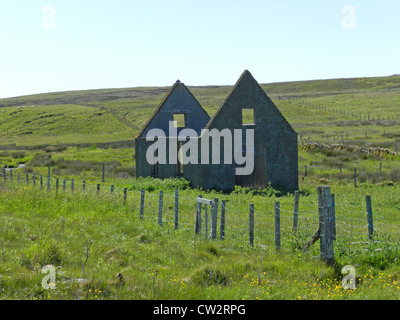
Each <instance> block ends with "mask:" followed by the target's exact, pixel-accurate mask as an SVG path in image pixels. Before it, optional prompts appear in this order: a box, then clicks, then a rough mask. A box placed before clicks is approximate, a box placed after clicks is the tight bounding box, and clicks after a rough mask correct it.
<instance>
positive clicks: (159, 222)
mask: <svg viewBox="0 0 400 320" xmlns="http://www.w3.org/2000/svg"><path fill="white" fill-rule="evenodd" d="M162 211H163V191H162V190H160V192H159V195H158V224H159V226H160V227H162Z"/></svg>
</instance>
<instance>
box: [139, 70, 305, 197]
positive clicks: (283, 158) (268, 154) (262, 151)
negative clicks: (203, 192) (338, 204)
mask: <svg viewBox="0 0 400 320" xmlns="http://www.w3.org/2000/svg"><path fill="white" fill-rule="evenodd" d="M172 121H176V122H175V123H174V124H175V125H174V127H171V123H173V122H172ZM154 129H155V130H158V131H157V132H164V133H165V135H164V136H158V140H163V142H164V145H165V146H166V145H168V146H169V147H168V148H164V149H162V151H165V155H164V158H163V159H164V161H158V162H157V163H149V161H148V158H147V157H146V154H148V152H149V150H152V149H151V148H152V147H154V143H155V142H154V141H155V139H148V137H149V134H150V133H151V132H154ZM187 129H191V130H190V131H188V130H187ZM227 129H228V131H227ZM184 130H186V131H184ZM187 132H192V134H191V135H190V137H189V135H188V134H187ZM209 132H220V133H221V134H220V136H219V138H220V139H215V140H214V139H212V140H211V139H210V135H207V133H209ZM229 132H234V133H235V134H234V135H233V134H232V136H234V138H235V139H236V138H241V139H238V140H237V141H238V143H239V145H238V143H236V142H237V141H236V140H235V143H232V141H231V140H232V136H229V135H226V133H229ZM183 133H184V134H183ZM222 133H224V134H222ZM182 134H183V135H182ZM182 136H184V137H186V136H187V137H186V138H187V139H191V141H194V142H196V143H195V144H191V146H192V147H191V148H190V153H192V154H191V156H190V159H191V160H192V161H186V162H185V161H179V160H178V161H176V159H177V158H178V159H182V154H181V155H179V153H182V152H183V151H182V150H183V145H184V144H185V141H187V140H185V141H183V139H182ZM178 137H180V138H179V139H178ZM186 138H185V139H186ZM250 138H251V139H250ZM205 139H207V141H206V140H205ZM297 139H298V137H297V133H296V132H295V131H294V130H293V128H292V127H291V126H290V124H289V123H288V122H287V121H286V119H285V118H284V117H283V115H282V114H281V112H280V111H279V110H278V108H277V107H276V106H275V104H274V103H273V102H272V100H271V99H270V98H269V97H268V96H267V95H266V93H265V92H264V90H263V89H262V88H261V86H260V85H259V84H258V83H257V81H256V80H255V79H254V78H253V76H252V75H251V73H250V72H249V71H247V70H245V71H244V72H243V74H242V75H241V76H240V78H239V80H238V81H237V83H236V84H235V86H234V87H233V89H232V90H231V92H230V93H229V94H228V96H227V97H226V99H225V101H224V102H223V103H222V104H221V106H220V107H219V108H218V110H217V112H216V113H215V114H214V115H213V117H212V118H210V116H209V115H208V114H207V112H206V111H205V110H204V109H203V107H202V106H201V105H200V103H199V102H198V101H197V100H196V98H195V97H194V96H193V95H192V93H191V92H190V91H189V89H188V88H187V87H186V86H185V85H184V84H183V83H181V82H180V81H179V80H178V81H177V82H176V83H175V84H174V85H173V86H172V88H171V89H170V91H169V92H168V93H167V95H166V96H165V98H164V99H163V101H162V102H161V103H160V105H159V106H158V107H157V108H156V110H155V111H154V112H153V114H152V116H151V117H150V119H149V120H148V121H147V123H146V124H145V126H144V127H143V128H142V130H141V131H140V132H139V134H138V136H137V137H136V139H135V151H136V176H137V177H147V176H153V177H158V178H161V179H165V178H170V177H183V178H185V179H186V180H188V181H190V182H191V185H192V187H202V188H203V189H214V190H222V191H231V190H234V188H235V185H237V186H242V187H251V188H261V189H262V188H265V187H267V186H268V185H269V184H270V185H271V186H272V187H274V188H277V189H281V190H285V191H294V190H297V189H298V150H297ZM206 142H207V143H206ZM250 144H251V145H250ZM201 146H206V148H201ZM240 147H241V148H240ZM193 148H196V149H193ZM185 150H186V151H188V150H189V149H185ZM194 151H195V152H194ZM250 152H252V155H253V158H252V161H253V163H252V164H251V165H252V166H251V169H252V170H251V171H250V172H249V173H247V174H238V172H239V170H240V168H242V169H243V167H244V166H246V165H248V164H247V163H243V161H241V162H235V161H232V159H228V156H227V155H229V156H230V155H233V154H234V155H237V154H239V155H240V156H242V155H243V156H244V155H245V154H246V153H250ZM155 153H156V154H158V153H160V150H157V151H155ZM215 154H218V156H219V157H220V161H219V162H215V161H214V158H212V157H213V156H214V155H215ZM239 158H240V157H239ZM204 159H206V160H207V161H204ZM194 160H196V161H194ZM242 160H243V159H242Z"/></svg>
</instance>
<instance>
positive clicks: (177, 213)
mask: <svg viewBox="0 0 400 320" xmlns="http://www.w3.org/2000/svg"><path fill="white" fill-rule="evenodd" d="M178 207H179V191H178V189H175V230H176V229H178V219H179V208H178Z"/></svg>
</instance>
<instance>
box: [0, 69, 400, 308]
mask: <svg viewBox="0 0 400 320" xmlns="http://www.w3.org/2000/svg"><path fill="white" fill-rule="evenodd" d="M262 87H263V88H264V89H265V91H266V93H267V94H268V95H269V96H270V97H271V98H272V99H273V100H274V102H275V103H276V105H277V106H278V108H279V109H280V111H281V112H282V113H283V115H284V116H285V117H286V118H287V119H288V121H289V122H290V124H291V125H292V126H293V127H294V128H295V130H296V131H297V132H298V133H299V135H300V136H301V139H302V140H303V142H302V141H301V139H299V169H300V170H299V180H300V191H301V200H300V213H301V214H302V216H301V218H302V219H301V223H302V224H301V228H300V229H299V232H298V233H297V234H296V235H293V233H292V230H291V226H292V214H293V213H292V212H293V201H294V198H293V195H292V194H288V195H287V194H281V193H280V192H279V191H277V190H271V189H266V190H259V191H251V190H247V189H242V188H237V189H236V190H235V192H233V193H231V194H222V193H216V192H213V191H206V190H192V189H190V188H187V184H186V182H185V181H176V180H173V181H164V182H162V181H157V180H152V179H147V180H139V181H137V180H135V179H134V177H135V154H134V137H135V135H136V134H137V133H138V131H139V130H140V128H141V127H142V125H143V124H144V123H145V121H146V120H147V119H148V117H149V116H150V115H151V113H152V112H153V110H154V108H156V106H157V105H158V104H159V103H160V101H161V100H162V98H163V96H164V95H165V94H166V92H167V91H168V89H169V88H131V89H118V90H111V89H110V90H93V91H79V92H60V93H49V94H43V95H35V96H27V97H17V98H11V99H3V100H0V165H1V166H2V167H7V168H14V170H13V173H14V182H13V183H10V182H7V183H6V184H4V182H3V181H2V180H0V197H1V202H0V217H1V218H0V220H1V224H0V245H1V256H0V261H1V263H0V298H1V299H32V300H36V299H40V300H44V299H46V300H47V299H252V300H257V299H294V300H298V299H339V300H342V299H399V298H400V267H399V262H398V259H397V257H398V256H399V235H400V223H399V222H400V221H399V218H398V216H399V214H400V211H399V209H400V197H399V193H400V185H399V179H400V167H399V156H398V154H397V152H396V150H397V148H400V144H399V145H398V143H399V142H400V130H399V125H400V121H399V119H398V116H399V113H398V111H397V110H398V107H399V104H400V76H392V77H383V78H365V79H335V80H324V81H308V82H293V83H276V84H264V85H262ZM190 89H191V91H192V93H193V94H194V95H195V97H196V98H197V99H198V100H199V102H200V103H201V104H202V106H203V107H204V108H205V109H206V111H207V112H208V113H209V115H210V116H212V115H213V114H214V112H215V111H216V110H217V108H218V107H219V105H220V104H221V103H222V102H223V100H224V98H225V97H226V95H227V94H228V93H229V90H230V89H231V87H229V86H207V87H190ZM2 111H4V112H2ZM368 117H369V118H368ZM342 139H343V140H342ZM343 142H344V143H343ZM316 145H318V146H320V147H318V146H317V147H316ZM354 147H357V148H354ZM368 148H375V149H370V152H365V150H364V149H368ZM377 148H380V149H379V150H380V151H379V152H376V150H378V149H377ZM363 150H364V151H363ZM399 151H400V149H399ZM103 164H104V165H105V168H106V182H105V183H104V184H102V191H101V196H99V195H98V194H97V192H96V190H95V185H96V184H97V183H101V174H102V165H103ZM48 165H51V175H52V187H51V190H50V191H46V190H45V188H44V190H41V189H40V188H39V187H38V185H36V186H33V185H32V176H33V174H35V175H36V176H37V177H38V176H39V175H43V176H45V177H46V176H47V169H48ZM306 166H307V169H306ZM354 168H357V173H358V175H357V188H355V187H354V185H353V172H354ZM18 173H19V174H20V176H21V182H20V183H17V182H16V175H17V174H18ZM25 174H28V175H29V177H30V182H29V184H26V183H25V181H24V177H25ZM55 178H59V179H60V181H62V179H67V181H68V190H67V191H66V192H58V193H56V192H55V190H54V179H55ZM71 179H74V180H75V185H76V189H77V190H75V191H74V192H71V191H70V189H69V183H70V180H71ZM83 180H84V181H86V183H87V190H86V191H85V192H82V191H81V190H80V189H81V183H82V181H83ZM111 184H113V185H114V186H115V188H116V190H117V191H116V192H114V193H113V194H111V193H110V192H109V188H110V185H111ZM322 184H323V185H329V186H331V189H332V192H333V193H335V195H336V202H337V226H338V234H337V236H338V237H337V240H336V241H335V243H334V247H335V258H336V262H337V266H336V268H332V267H328V266H327V265H325V264H324V263H323V262H321V261H320V259H319V245H318V243H317V244H315V245H314V246H313V247H312V248H311V249H310V250H309V251H307V252H303V251H302V250H301V248H302V246H303V245H304V244H305V242H306V241H308V240H309V239H310V237H311V236H312V235H313V234H314V233H315V231H316V223H317V222H318V220H317V218H316V215H317V208H316V202H317V197H316V187H317V186H318V185H322ZM141 187H146V191H147V193H148V196H147V198H146V213H145V219H143V220H140V219H139V190H140V188H141ZM122 188H128V190H129V192H128V199H127V202H126V204H125V205H124V204H123V202H122V194H121V192H122ZM175 188H179V189H180V199H181V206H180V212H179V213H180V219H181V220H180V222H181V224H180V228H179V229H178V230H175V229H174V227H173V197H172V195H173V192H174V189H175ZM159 190H164V192H165V199H166V200H165V201H166V204H165V213H164V214H165V222H164V224H163V226H162V227H160V226H159V225H158V223H157V212H158V191H159ZM199 194H202V195H203V197H207V198H209V199H214V198H215V197H217V198H219V199H221V200H222V199H224V200H226V203H227V234H226V238H225V240H224V241H221V240H210V239H206V237H205V236H204V234H202V235H196V236H195V235H194V212H195V211H194V210H195V202H194V201H195V199H196V197H197V195H199ZM366 195H370V196H371V197H372V201H373V211H374V222H375V227H376V230H375V232H376V236H375V238H374V241H369V240H368V234H367V229H366V225H367V222H366V218H365V216H366V215H365V196H366ZM275 201H280V203H281V208H282V249H281V250H280V251H276V250H275V247H274V239H273V227H274V225H273V210H274V202H275ZM250 203H254V205H255V210H256V212H255V213H256V221H257V223H256V230H255V232H256V234H255V245H254V247H251V246H250V245H249V243H248V206H249V204H250ZM203 230H204V226H203ZM203 233H204V232H203ZM49 264H51V265H53V266H55V267H56V271H57V272H56V275H57V276H56V279H55V280H56V289H55V290H46V289H44V288H43V287H42V285H41V281H42V279H43V277H44V276H45V274H43V273H41V268H42V267H43V266H45V265H49ZM345 265H353V266H355V268H356V275H357V289H356V290H344V289H343V288H342V284H341V281H342V279H343V277H344V274H342V273H341V267H343V266H345Z"/></svg>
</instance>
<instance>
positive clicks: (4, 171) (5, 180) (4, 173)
mask: <svg viewBox="0 0 400 320" xmlns="http://www.w3.org/2000/svg"><path fill="white" fill-rule="evenodd" d="M3 178H4V183H6V182H7V177H6V168H5V167H4V168H3Z"/></svg>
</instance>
